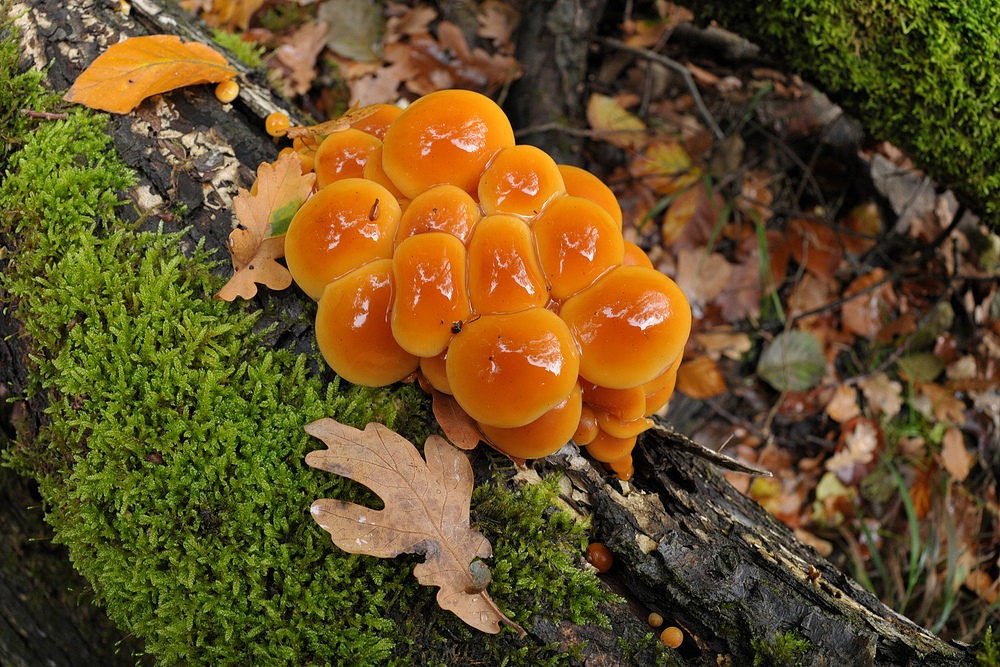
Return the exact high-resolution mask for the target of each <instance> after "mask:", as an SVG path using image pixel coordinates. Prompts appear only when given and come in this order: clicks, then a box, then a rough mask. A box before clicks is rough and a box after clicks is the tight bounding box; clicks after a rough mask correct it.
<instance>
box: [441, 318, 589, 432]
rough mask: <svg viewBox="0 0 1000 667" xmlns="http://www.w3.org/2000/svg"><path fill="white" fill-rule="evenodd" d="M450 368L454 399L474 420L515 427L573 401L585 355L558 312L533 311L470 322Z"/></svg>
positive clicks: (455, 343) (454, 345) (454, 343)
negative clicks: (562, 403) (570, 397)
mask: <svg viewBox="0 0 1000 667" xmlns="http://www.w3.org/2000/svg"><path fill="white" fill-rule="evenodd" d="M446 368H447V373H448V383H449V384H450V385H451V389H452V394H453V395H454V397H455V400H456V401H458V404H459V405H460V406H461V407H462V409H463V410H465V412H466V413H468V415H469V416H470V417H472V418H473V419H475V420H476V421H478V422H482V423H484V424H489V425H491V426H499V427H502V428H515V427H517V426H524V425H525V424H528V423H530V422H532V421H534V420H536V419H538V418H539V417H541V416H542V415H543V414H545V412H547V411H548V410H551V409H552V408H554V407H555V406H557V405H559V403H561V402H562V401H563V400H565V399H566V397H567V396H569V394H570V392H572V391H573V389H574V388H575V387H576V379H577V375H578V373H579V370H580V356H579V352H578V351H577V347H576V343H575V342H574V341H573V337H572V336H571V335H570V332H569V329H568V328H567V327H566V325H565V323H564V322H563V321H562V320H561V319H559V317H558V316H557V315H555V313H553V312H551V311H549V310H545V309H544V308H531V309H529V310H523V311H520V312H518V313H512V314H505V315H483V316H481V317H479V318H473V319H472V320H470V321H468V322H466V324H465V326H464V327H463V328H462V331H461V333H459V334H457V335H456V336H455V337H454V338H452V340H451V345H449V347H448V359H447V362H446Z"/></svg>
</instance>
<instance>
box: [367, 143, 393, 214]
mask: <svg viewBox="0 0 1000 667" xmlns="http://www.w3.org/2000/svg"><path fill="white" fill-rule="evenodd" d="M361 174H362V178H365V179H367V180H369V181H375V182H376V183H378V184H379V185H381V186H382V187H384V188H385V189H386V190H388V191H389V192H391V193H392V196H393V197H395V198H396V200H397V201H398V200H399V199H400V198H401V197H402V196H403V193H402V192H400V191H399V188H397V187H396V184H395V183H393V182H392V181H391V180H389V176H388V175H387V174H386V173H385V170H384V169H382V146H379V147H378V148H376V149H375V150H373V151H372V153H371V155H369V156H368V160H367V161H366V162H365V167H364V169H362V170H361Z"/></svg>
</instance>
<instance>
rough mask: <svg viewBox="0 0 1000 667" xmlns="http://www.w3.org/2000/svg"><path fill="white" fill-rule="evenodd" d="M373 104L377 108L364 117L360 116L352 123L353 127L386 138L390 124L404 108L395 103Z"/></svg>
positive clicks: (378, 137)
mask: <svg viewBox="0 0 1000 667" xmlns="http://www.w3.org/2000/svg"><path fill="white" fill-rule="evenodd" d="M372 106H373V107H375V110H374V111H373V112H372V113H370V114H368V115H367V116H365V117H364V118H359V119H358V120H356V121H354V122H353V123H351V127H352V128H354V129H355V130H361V131H362V132H365V133H367V134H370V135H372V136H373V137H376V138H377V139H378V140H379V141H381V140H382V139H385V133H386V130H388V129H389V125H390V124H391V123H392V121H394V120H396V118H398V117H399V114H401V113H403V109H402V108H401V107H397V106H396V105H395V104H373V105H372Z"/></svg>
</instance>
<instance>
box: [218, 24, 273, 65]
mask: <svg viewBox="0 0 1000 667" xmlns="http://www.w3.org/2000/svg"><path fill="white" fill-rule="evenodd" d="M212 39H213V40H215V43H216V44H218V45H219V46H221V47H223V48H226V49H229V50H230V51H232V52H233V54H234V55H235V56H236V57H237V58H239V59H240V60H241V61H242V62H243V64H244V65H246V66H247V67H259V66H260V65H261V63H263V62H264V53H265V51H266V49H265V48H264V47H263V46H260V45H259V44H257V42H254V41H247V40H244V39H243V36H242V35H240V34H237V33H234V32H226V31H225V30H219V29H218V28H216V29H215V30H213V31H212Z"/></svg>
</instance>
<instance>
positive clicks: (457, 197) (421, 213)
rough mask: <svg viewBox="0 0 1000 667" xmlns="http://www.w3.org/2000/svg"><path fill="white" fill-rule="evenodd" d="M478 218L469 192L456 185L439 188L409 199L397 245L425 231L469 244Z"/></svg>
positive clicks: (477, 208)
mask: <svg viewBox="0 0 1000 667" xmlns="http://www.w3.org/2000/svg"><path fill="white" fill-rule="evenodd" d="M479 218H480V213H479V204H477V203H476V200H475V199H473V198H472V196H471V195H470V194H469V193H468V192H466V191H465V190H463V189H461V188H458V187H455V186H454V185H436V186H434V187H432V188H428V189H427V190H424V191H423V192H421V193H420V194H419V195H417V196H416V197H414V198H413V199H412V200H410V204H409V206H407V207H406V210H405V211H403V217H402V218H400V220H399V229H398V230H397V231H396V245H397V246H398V245H399V244H400V243H402V242H403V241H404V240H405V239H407V238H409V237H411V236H413V235H414V234H423V233H426V232H448V233H449V234H451V235H453V236H455V237H456V238H458V239H459V240H461V241H462V243H468V241H469V236H470V235H471V234H472V228H473V226H474V225H475V224H476V221H478V220H479Z"/></svg>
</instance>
